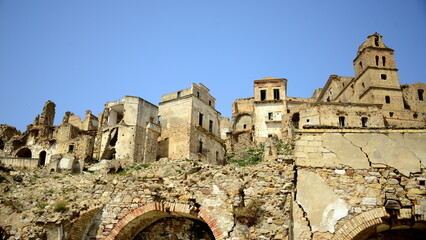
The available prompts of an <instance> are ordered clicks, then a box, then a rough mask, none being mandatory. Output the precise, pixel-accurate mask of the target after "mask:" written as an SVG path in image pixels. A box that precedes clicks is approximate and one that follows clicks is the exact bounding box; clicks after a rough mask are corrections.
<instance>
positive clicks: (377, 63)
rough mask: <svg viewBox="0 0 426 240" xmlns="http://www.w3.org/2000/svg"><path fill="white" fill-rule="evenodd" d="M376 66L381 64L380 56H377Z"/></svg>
mask: <svg viewBox="0 0 426 240" xmlns="http://www.w3.org/2000/svg"><path fill="white" fill-rule="evenodd" d="M376 66H379V56H376Z"/></svg>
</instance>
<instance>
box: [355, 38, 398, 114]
mask: <svg viewBox="0 0 426 240" xmlns="http://www.w3.org/2000/svg"><path fill="white" fill-rule="evenodd" d="M353 64H354V70H355V79H356V81H355V86H356V91H355V95H357V96H358V99H359V102H361V103H373V104H383V109H395V110H400V109H403V108H404V103H403V98H402V91H401V87H400V84H399V79H398V69H397V68H396V64H395V57H394V50H393V49H391V48H388V47H387V46H386V45H385V44H384V43H383V39H382V36H381V35H380V34H378V33H374V34H372V35H370V36H368V38H367V40H366V41H365V42H364V43H362V44H361V46H360V47H359V48H358V53H357V57H356V58H355V59H354V61H353Z"/></svg>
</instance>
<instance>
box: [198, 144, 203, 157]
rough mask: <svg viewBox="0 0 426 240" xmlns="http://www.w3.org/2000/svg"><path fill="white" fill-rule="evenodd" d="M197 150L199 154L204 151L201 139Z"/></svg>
mask: <svg viewBox="0 0 426 240" xmlns="http://www.w3.org/2000/svg"><path fill="white" fill-rule="evenodd" d="M198 152H199V153H201V154H204V151H203V141H200V146H199V148H198Z"/></svg>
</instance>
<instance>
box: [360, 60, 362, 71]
mask: <svg viewBox="0 0 426 240" xmlns="http://www.w3.org/2000/svg"><path fill="white" fill-rule="evenodd" d="M359 66H360V67H361V70H362V62H359Z"/></svg>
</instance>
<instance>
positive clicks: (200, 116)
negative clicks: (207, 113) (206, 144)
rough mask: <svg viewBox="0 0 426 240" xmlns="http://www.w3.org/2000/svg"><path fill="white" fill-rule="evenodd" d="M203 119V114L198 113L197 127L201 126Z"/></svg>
mask: <svg viewBox="0 0 426 240" xmlns="http://www.w3.org/2000/svg"><path fill="white" fill-rule="evenodd" d="M203 118H204V114H202V113H199V114H198V125H199V126H203Z"/></svg>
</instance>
